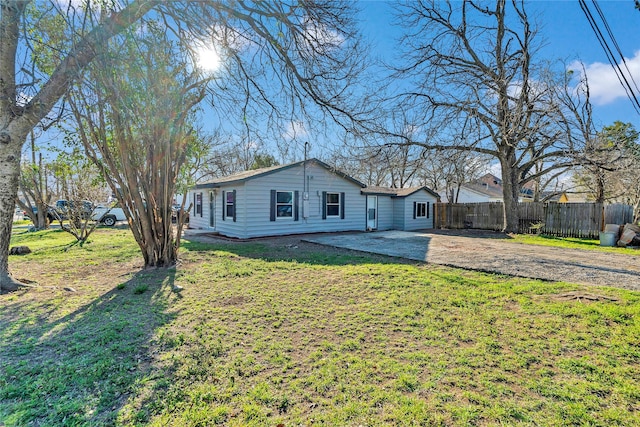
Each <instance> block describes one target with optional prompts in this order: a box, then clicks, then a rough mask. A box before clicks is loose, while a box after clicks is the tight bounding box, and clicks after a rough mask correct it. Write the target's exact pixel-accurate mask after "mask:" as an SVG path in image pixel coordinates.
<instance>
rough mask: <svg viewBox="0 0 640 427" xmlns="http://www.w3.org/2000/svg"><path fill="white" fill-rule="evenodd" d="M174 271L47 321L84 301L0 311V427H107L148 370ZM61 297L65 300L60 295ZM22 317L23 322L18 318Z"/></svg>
mask: <svg viewBox="0 0 640 427" xmlns="http://www.w3.org/2000/svg"><path fill="white" fill-rule="evenodd" d="M175 274H176V271H175V269H170V270H164V269H162V270H160V269H158V270H144V271H140V272H138V273H137V274H136V275H135V276H134V277H132V278H131V279H130V280H128V281H127V282H124V283H121V284H119V285H117V286H116V287H114V288H113V289H111V290H109V291H108V292H106V293H104V294H102V295H101V296H100V297H98V298H96V299H94V300H92V301H89V302H87V303H86V304H83V305H81V306H79V307H78V308H77V309H75V310H73V311H71V312H70V313H69V314H66V315H64V316H63V317H61V318H59V319H56V320H53V321H50V320H49V319H50V317H51V316H52V315H54V314H55V313H56V312H62V311H64V309H65V304H69V305H73V304H74V302H75V301H78V299H79V298H82V293H83V290H82V289H81V288H80V287H78V288H79V289H78V292H77V293H73V292H66V291H62V290H56V291H54V292H59V293H60V295H54V296H53V297H51V298H50V299H49V300H48V301H46V302H44V303H40V304H38V303H34V301H33V300H31V299H30V300H26V299H21V298H19V296H18V298H15V299H14V300H15V301H16V302H11V300H7V301H5V302H7V304H5V305H4V306H3V307H2V309H1V311H0V354H1V355H2V357H0V420H2V421H3V422H4V423H5V424H3V425H8V426H9V425H85V424H91V425H113V424H115V422H116V417H117V414H118V411H119V410H120V409H121V408H122V407H123V406H124V405H125V404H126V402H127V399H128V397H129V395H130V394H132V393H135V388H136V384H137V383H138V382H139V381H141V380H142V379H143V378H144V376H145V375H146V374H147V373H148V371H149V369H150V362H151V360H152V359H153V345H152V338H153V336H154V334H155V332H156V330H157V329H158V328H159V327H162V326H163V325H165V324H166V323H168V322H170V321H171V320H172V319H173V318H174V317H175V314H172V313H170V312H169V311H168V307H169V304H170V303H171V301H172V300H173V299H174V298H180V296H179V294H176V293H173V292H172V289H173V286H174V280H175ZM63 292H64V294H62V293H63ZM25 315H26V316H27V317H26V318H25V317H24V316H25Z"/></svg>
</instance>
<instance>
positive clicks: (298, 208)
mask: <svg viewBox="0 0 640 427" xmlns="http://www.w3.org/2000/svg"><path fill="white" fill-rule="evenodd" d="M383 190H384V191H383ZM188 197H189V202H188V203H193V208H192V209H191V217H190V223H189V227H191V228H198V229H208V230H211V231H215V232H218V233H220V234H222V235H225V236H229V237H237V238H251V237H261V236H277V235H286V234H298V233H318V232H337V231H364V230H388V229H398V230H416V229H424V228H432V227H433V203H434V202H436V201H437V194H436V193H433V192H432V191H431V190H429V189H427V188H425V187H420V188H413V189H401V190H399V189H393V190H392V189H380V188H378V187H375V188H367V187H366V185H364V184H363V183H361V182H360V181H358V180H356V179H354V178H352V177H350V176H348V175H346V174H344V173H342V172H340V171H338V170H336V169H334V168H332V167H331V166H329V165H327V164H326V163H323V162H321V161H320V160H317V159H310V160H308V161H306V162H305V161H301V162H296V163H292V164H288V165H283V166H274V167H270V168H263V169H257V170H251V171H246V172H241V173H238V174H234V175H231V176H227V177H224V178H218V179H215V180H213V181H210V182H206V183H202V184H198V185H196V186H195V188H193V189H191V190H190V191H189V194H188Z"/></svg>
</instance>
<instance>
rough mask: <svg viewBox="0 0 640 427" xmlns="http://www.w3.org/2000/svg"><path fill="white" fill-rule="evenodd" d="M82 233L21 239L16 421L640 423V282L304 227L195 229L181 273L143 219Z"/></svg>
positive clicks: (8, 347) (2, 408)
mask: <svg viewBox="0 0 640 427" xmlns="http://www.w3.org/2000/svg"><path fill="white" fill-rule="evenodd" d="M70 243H72V238H71V237H70V236H69V235H67V234H65V233H63V232H59V231H45V232H37V233H26V232H23V233H19V234H16V235H14V237H13V241H12V244H26V245H28V246H30V247H31V249H33V253H32V254H30V255H27V256H23V257H11V258H10V268H11V270H12V272H13V273H14V275H15V276H16V277H18V278H22V279H29V280H33V281H37V282H38V284H39V285H40V287H39V288H37V289H32V290H29V291H24V292H18V293H14V294H7V295H2V296H0V425H2V423H4V425H7V426H23V425H41V426H57V425H69V426H75V425H95V426H103V425H157V426H211V425H224V426H252V425H253V426H274V427H275V426H278V425H283V426H298V425H305V426H306V425H328V426H359V425H363V426H387V425H455V426H464V425H483V426H484V425H531V426H534V425H537V426H560V425H562V426H565V425H593V426H596V425H599V426H612V425H619V426H631V425H639V422H638V419H640V403H639V402H640V320H639V319H640V294H639V293H634V292H628V291H623V290H619V289H613V288H585V287H580V286H577V285H573V284H568V283H557V284H551V283H545V282H539V281H533V280H526V279H513V278H508V277H504V276H496V275H489V274H481V273H474V272H467V271H464V270H458V269H451V268H443V267H435V266H430V265H424V264H419V263H412V262H399V261H398V260H396V259H391V258H384V257H377V256H373V255H364V254H360V253H356V252H349V251H341V250H333V249H328V248H323V247H321V246H317V245H311V244H303V243H299V242H295V241H294V240H283V241H270V240H265V241H259V242H256V243H233V242H221V243H218V244H215V245H207V244H201V243H195V242H189V241H186V242H185V243H184V247H183V248H182V252H181V254H182V262H181V263H180V265H179V266H178V267H177V268H175V269H172V270H168V271H142V270H140V267H141V264H142V260H141V256H140V255H139V254H138V249H137V246H136V245H135V243H134V242H133V240H132V238H131V237H130V235H129V232H128V231H127V230H113V229H99V230H97V231H96V232H95V233H94V234H93V235H92V241H91V242H90V243H88V244H86V245H85V246H84V247H83V248H80V247H78V246H72V247H70V246H69V244H70ZM176 285H177V286H180V287H182V288H183V289H182V290H181V291H179V290H178V291H175V290H174V289H175V286H176ZM65 287H67V288H73V290H75V292H74V291H72V290H71V291H70V290H65V289H63V288H65ZM572 291H574V292H577V293H578V295H579V293H580V292H588V293H591V294H597V295H601V296H603V297H607V298H602V299H601V300H600V301H589V300H585V299H582V298H578V299H568V298H565V296H566V294H567V293H568V292H572ZM608 298H612V299H613V300H609V299H608Z"/></svg>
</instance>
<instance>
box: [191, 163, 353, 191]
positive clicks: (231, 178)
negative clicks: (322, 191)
mask: <svg viewBox="0 0 640 427" xmlns="http://www.w3.org/2000/svg"><path fill="white" fill-rule="evenodd" d="M306 162H307V164H309V163H314V164H316V165H318V166H321V167H323V168H324V169H326V170H327V171H329V172H331V173H333V174H336V175H338V176H340V177H342V178H344V179H346V180H347V181H350V182H352V183H354V184H356V185H358V186H360V187H361V188H364V187H366V185H365V184H363V183H361V182H360V181H358V180H357V179H355V178H352V177H351V176H349V175H347V174H346V173H344V172H341V171H339V170H337V169H335V168H333V167H331V166H329V165H328V164H326V163H324V162H322V161H320V160H318V159H315V158H314V159H308V160H306ZM304 163H305V160H301V161H299V162H295V163H289V164H286V165H278V166H271V167H268V168H260V169H255V170H248V171H244V172H239V173H235V174H232V175H228V176H225V177H221V178H216V179H213V180H211V181H207V182H203V183H200V184H197V185H196V186H195V188H196V189H200V188H210V187H220V186H221V185H229V184H236V183H242V182H246V181H249V180H251V179H256V178H260V177H264V176H268V175H271V174H273V173H276V172H280V171H283V170H286V169H290V168H294V167H297V166H300V165H303V164H304Z"/></svg>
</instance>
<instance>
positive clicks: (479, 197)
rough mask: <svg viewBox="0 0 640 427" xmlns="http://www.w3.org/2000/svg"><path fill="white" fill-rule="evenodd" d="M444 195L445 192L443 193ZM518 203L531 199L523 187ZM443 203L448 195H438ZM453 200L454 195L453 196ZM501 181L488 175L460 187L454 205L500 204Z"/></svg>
mask: <svg viewBox="0 0 640 427" xmlns="http://www.w3.org/2000/svg"><path fill="white" fill-rule="evenodd" d="M445 193H446V192H445ZM520 193H521V195H520V197H519V201H523V200H524V199H527V198H529V199H530V198H531V193H532V191H531V190H530V189H529V188H527V187H525V188H523V189H522V191H521V192H520ZM440 198H441V199H442V202H443V203H448V202H449V199H448V194H440ZM454 200H455V195H454ZM502 201H503V193H502V180H501V179H500V178H498V177H497V176H495V175H492V174H490V173H488V174H486V175H484V176H482V177H480V178H478V179H476V180H474V181H471V182H467V183H464V184H462V185H461V186H460V190H459V192H458V199H457V202H456V203H485V202H502Z"/></svg>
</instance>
